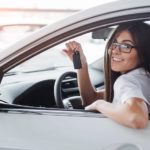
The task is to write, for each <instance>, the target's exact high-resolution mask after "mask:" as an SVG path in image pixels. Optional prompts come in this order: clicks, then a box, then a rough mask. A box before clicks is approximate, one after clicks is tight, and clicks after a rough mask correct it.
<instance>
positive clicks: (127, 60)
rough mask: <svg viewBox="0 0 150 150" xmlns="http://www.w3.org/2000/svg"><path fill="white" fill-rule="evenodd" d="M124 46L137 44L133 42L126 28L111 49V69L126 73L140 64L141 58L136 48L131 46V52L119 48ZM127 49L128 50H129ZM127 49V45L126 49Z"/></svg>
mask: <svg viewBox="0 0 150 150" xmlns="http://www.w3.org/2000/svg"><path fill="white" fill-rule="evenodd" d="M120 44H123V45H124V46H127V47H128V46H129V48H128V49H129V50H130V46H131V47H132V46H136V45H135V44H134V42H133V39H132V37H131V34H130V33H129V32H128V31H127V30H125V31H122V32H121V33H120V34H118V36H117V37H116V39H115V45H116V46H115V45H114V46H113V48H110V49H109V52H110V51H111V53H110V57H111V69H112V70H113V71H116V72H121V73H126V72H128V71H129V70H132V69H134V68H136V67H137V65H138V64H139V58H138V54H137V50H136V48H133V47H132V48H131V52H128V51H121V50H119V48H124V46H123V45H120ZM128 49H127V50H128ZM124 50H126V47H125V49H124Z"/></svg>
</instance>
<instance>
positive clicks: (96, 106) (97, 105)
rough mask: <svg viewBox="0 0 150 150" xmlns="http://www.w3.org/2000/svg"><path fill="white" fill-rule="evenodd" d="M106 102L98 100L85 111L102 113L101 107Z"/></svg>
mask: <svg viewBox="0 0 150 150" xmlns="http://www.w3.org/2000/svg"><path fill="white" fill-rule="evenodd" d="M104 102H105V101H104V100H96V101H95V102H93V103H92V104H90V105H88V106H86V107H85V110H91V111H99V112H101V110H100V109H101V107H102V106H103V103H104Z"/></svg>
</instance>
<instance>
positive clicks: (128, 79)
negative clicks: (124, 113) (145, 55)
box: [113, 68, 150, 110]
mask: <svg viewBox="0 0 150 150" xmlns="http://www.w3.org/2000/svg"><path fill="white" fill-rule="evenodd" d="M133 97H138V98H141V99H143V100H144V101H145V102H146V103H147V104H148V107H149V108H148V109H149V110H150V75H149V76H148V74H146V72H145V71H144V69H143V68H138V69H135V70H132V71H130V72H128V73H126V74H123V75H121V76H119V77H118V78H117V80H116V81H115V84H114V99H113V103H124V102H125V101H127V100H128V99H130V98H133Z"/></svg>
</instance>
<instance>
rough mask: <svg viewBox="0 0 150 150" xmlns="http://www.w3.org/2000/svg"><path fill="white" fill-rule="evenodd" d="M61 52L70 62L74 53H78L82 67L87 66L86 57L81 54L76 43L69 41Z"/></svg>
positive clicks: (79, 46)
mask: <svg viewBox="0 0 150 150" xmlns="http://www.w3.org/2000/svg"><path fill="white" fill-rule="evenodd" d="M63 51H64V52H65V53H66V54H67V56H68V57H69V58H70V59H71V60H73V54H74V51H79V53H80V59H81V63H82V67H84V66H86V65H87V61H86V57H85V55H84V53H83V50H82V46H81V44H80V43H78V42H76V41H70V42H68V43H66V49H63Z"/></svg>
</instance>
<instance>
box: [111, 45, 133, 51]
mask: <svg viewBox="0 0 150 150" xmlns="http://www.w3.org/2000/svg"><path fill="white" fill-rule="evenodd" d="M110 48H111V50H114V49H116V48H118V49H119V51H120V52H123V53H130V51H131V49H132V46H131V45H129V44H125V43H112V44H111V47H110Z"/></svg>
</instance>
